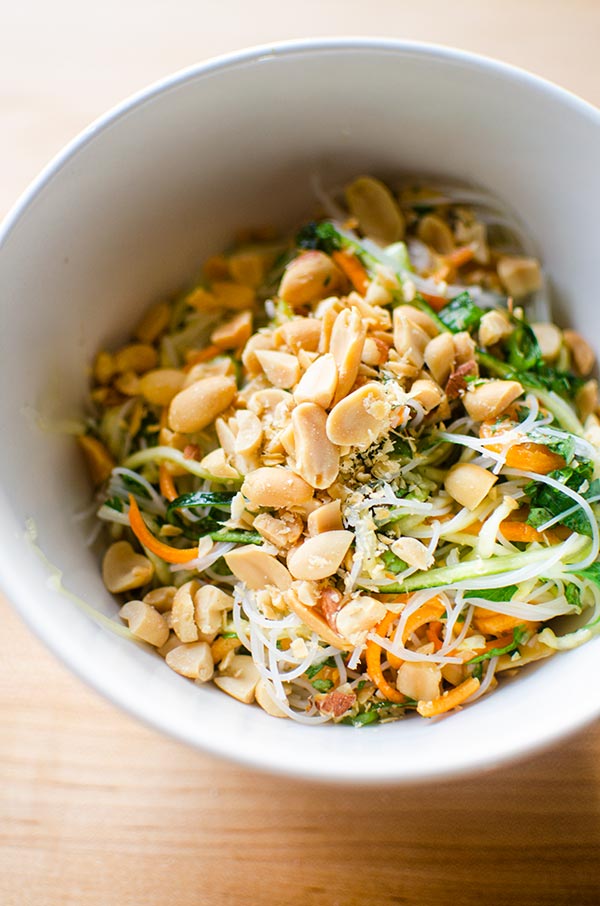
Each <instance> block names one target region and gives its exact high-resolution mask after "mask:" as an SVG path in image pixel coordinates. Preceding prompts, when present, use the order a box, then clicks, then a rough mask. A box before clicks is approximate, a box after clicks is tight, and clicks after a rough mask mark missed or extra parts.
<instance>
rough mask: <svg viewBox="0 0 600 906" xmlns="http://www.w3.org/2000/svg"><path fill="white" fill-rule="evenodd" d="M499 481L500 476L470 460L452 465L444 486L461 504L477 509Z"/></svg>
mask: <svg viewBox="0 0 600 906" xmlns="http://www.w3.org/2000/svg"><path fill="white" fill-rule="evenodd" d="M497 481H498V476H497V475H493V474H492V473H491V472H489V471H488V470H487V469H482V467H481V466H476V465H474V464H473V463H470V462H459V463H457V464H456V465H455V466H452V468H451V469H450V471H449V472H448V474H447V476H446V480H445V482H444V487H445V488H446V490H447V492H448V493H449V494H450V496H451V497H453V498H454V499H455V500H456V501H457V502H458V503H460V505H461V506H465V507H466V508H467V509H468V510H475V509H477V507H478V506H479V504H480V503H481V501H482V500H484V498H485V497H487V495H488V494H489V492H490V491H491V489H492V488H493V486H494V485H495V484H496V482H497Z"/></svg>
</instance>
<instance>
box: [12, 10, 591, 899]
mask: <svg viewBox="0 0 600 906" xmlns="http://www.w3.org/2000/svg"><path fill="white" fill-rule="evenodd" d="M350 33H354V34H380V35H388V36H396V37H406V38H416V39H419V40H425V41H439V42H444V43H448V44H456V45H458V46H462V47H465V48H467V49H470V50H475V51H479V52H483V53H488V54H491V55H493V56H497V57H501V58H503V59H505V60H507V61H509V62H514V63H517V64H519V65H522V66H525V67H526V68H529V69H531V70H534V71H536V72H539V73H540V74H542V75H545V76H546V77H548V78H551V79H554V80H555V81H558V82H560V83H562V84H564V85H565V86H566V87H568V88H570V89H572V90H574V91H576V92H578V93H580V94H582V95H583V96H585V97H586V98H587V99H589V100H591V101H593V102H596V103H600V65H599V64H598V39H599V37H600V4H598V3H597V2H594V0H587V2H586V0H529V2H526V0H503V2H500V0H493V2H492V0H488V2H486V3H484V2H481V0H454V2H453V3H448V2H442V0H435V2H434V0H422V2H421V3H418V4H417V3H414V2H412V3H406V2H400V0H375V2H370V3H368V4H366V3H359V2H355V0H346V2H341V0H328V2H321V0H303V2H302V4H301V6H299V7H296V6H293V5H291V4H289V5H284V4H282V3H281V0H255V2H253V3H252V4H250V3H243V2H239V0H238V2H229V0H222V2H219V3H217V2H214V3H213V2H201V0H194V2H182V0H180V2H170V3H166V2H156V0H145V2H141V0H130V2H125V3H123V2H122V0H120V2H116V0H105V2H104V3H102V4H97V5H95V6H94V7H91V6H89V5H88V4H76V3H75V2H72V0H71V2H68V0H55V2H53V3H51V4H50V3H43V2H32V0H21V2H19V3H12V4H11V5H10V7H9V8H7V9H4V8H3V12H2V28H1V29H0V125H1V126H2V129H1V133H0V134H2V136H3V141H2V143H1V145H0V164H1V166H0V211H4V210H6V209H7V208H8V206H9V205H10V204H11V203H12V202H13V201H14V200H15V198H16V196H17V194H18V192H20V191H21V190H22V189H23V188H24V187H25V185H26V184H27V182H29V180H30V179H31V178H32V177H33V176H34V175H35V172H36V171H37V170H38V169H39V167H41V166H42V165H43V164H44V163H45V162H46V160H47V159H48V158H49V157H50V156H51V155H52V154H53V153H55V152H56V151H57V150H58V149H59V148H60V147H61V145H62V144H63V143H64V142H65V141H67V140H68V139H69V138H71V137H72V136H73V135H74V134H75V133H76V132H77V131H78V130H79V129H80V128H82V127H83V126H84V125H86V124H87V123H88V122H89V121H90V120H91V119H93V118H94V117H95V116H97V115H98V114H100V113H101V112H102V111H103V110H104V109H105V108H106V107H108V106H110V105H111V104H113V103H115V102H117V101H118V100H120V99H121V98H122V97H123V96H125V95H127V94H129V93H131V92H132V91H134V90H137V89H139V88H141V87H143V85H144V84H146V83H147V82H150V81H152V80H154V79H157V78H159V77H161V76H163V75H164V74H166V73H167V72H169V71H172V70H174V69H178V68H181V67H183V66H186V65H189V64H190V63H192V62H194V61H196V60H198V59H201V58H203V57H206V56H209V55H212V54H214V53H220V52H223V51H226V50H231V49H233V48H236V47H241V46H243V45H246V44H252V43H258V42H265V41H270V40H274V39H280V38H289V37H300V36H308V35H311V34H313V35H314V34H323V35H327V34H350ZM0 626H1V627H2V639H3V640H4V644H3V646H2V659H1V660H0V906H105V904H106V906H108V904H110V906H112V904H115V906H141V904H144V906H170V904H177V906H192V904H211V906H212V904H214V906H230V904H231V906H238V904H250V906H254V904H268V906H271V904H273V906H300V904H302V906H317V904H318V906H363V904H367V903H371V902H372V903H376V904H378V906H392V904H415V906H430V904H435V906H445V904H453V906H470V904H475V903H477V904H479V903H480V902H485V903H487V904H490V906H495V904H504V903H516V904H527V906H542V904H563V903H564V904H567V903H568V904H572V906H586V904H594V906H595V904H597V903H598V902H600V868H599V866H598V859H597V854H598V845H599V843H600V818H599V814H600V810H599V797H600V725H598V724H597V725H595V726H593V727H591V728H589V729H587V730H586V731H584V732H582V733H580V734H579V735H578V736H577V737H575V738H573V739H571V740H568V741H567V742H565V743H563V744H562V745H560V746H559V747H556V748H555V749H553V750H551V751H548V752H546V753H544V754H541V755H537V756H536V757H533V758H530V759H528V760H527V761H525V762H523V763H520V764H517V765H514V766H511V767H510V768H504V769H502V770H499V771H495V772H492V773H490V774H488V775H485V776H480V777H476V778H472V779H469V780H460V781H456V782H454V783H449V784H443V785H438V786H428V787H424V788H413V789H411V790H395V789H389V788H384V789H377V790H356V789H355V790H351V789H329V788H324V787H319V786H315V785H306V784H300V783H290V782H287V781H284V780H281V779H272V778H268V777H263V776H259V775H254V774H250V773H249V772H247V771H245V770H242V769H239V768H237V767H235V766H233V765H230V764H225V763H222V762H217V761H215V760H214V759H211V758H209V757H207V756H205V755H201V754H198V753H196V752H193V751H191V750H188V749H185V748H183V747H182V746H180V745H177V744H175V743H174V742H172V741H170V740H168V739H165V738H163V737H161V736H159V735H157V734H156V733H154V732H153V731H151V730H149V729H147V728H145V727H142V726H141V725H139V724H138V723H136V722H135V721H133V720H132V719H130V718H128V717H126V716H124V715H123V714H121V713H119V712H118V711H116V710H115V709H114V708H113V707H112V706H111V705H109V704H107V703H106V702H104V701H103V700H102V699H100V698H99V697H98V696H96V695H95V694H94V693H92V692H90V691H89V690H88V689H86V688H85V687H84V686H83V685H82V684H81V683H80V682H79V681H78V680H77V679H75V678H74V677H72V676H71V675H70V674H69V673H67V671H66V670H65V669H64V668H63V667H62V666H61V665H60V664H59V663H58V662H57V661H55V660H54V658H53V657H52V656H51V655H50V654H48V653H47V652H46V651H45V650H44V649H43V648H42V647H41V645H40V644H39V642H37V640H36V639H35V638H33V637H32V635H31V634H30V633H29V631H28V630H27V629H25V628H24V626H23V625H22V624H21V623H20V622H19V621H18V619H17V618H16V617H15V616H14V614H13V613H12V612H11V610H10V609H9V607H8V604H7V603H6V602H5V601H4V600H2V599H0ZM515 719H516V720H518V719H519V718H518V715H515ZM359 732H363V731H359ZM367 732H368V731H367Z"/></svg>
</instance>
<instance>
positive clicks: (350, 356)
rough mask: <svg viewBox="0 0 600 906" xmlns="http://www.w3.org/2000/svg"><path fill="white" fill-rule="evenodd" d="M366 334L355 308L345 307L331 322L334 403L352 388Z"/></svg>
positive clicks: (330, 346) (330, 345)
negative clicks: (335, 386)
mask: <svg viewBox="0 0 600 906" xmlns="http://www.w3.org/2000/svg"><path fill="white" fill-rule="evenodd" d="M366 335H367V328H366V325H365V324H364V322H363V320H362V318H361V316H360V313H359V311H358V310H357V309H356V308H352V309H347V308H345V309H344V310H343V311H341V312H340V313H339V315H338V316H337V318H336V319H335V321H334V323H333V328H332V331H331V340H330V343H329V352H330V353H331V354H332V356H333V358H334V360H335V364H336V366H337V372H338V382H337V388H336V391H335V396H334V398H333V401H334V403H337V402H339V400H341V399H342V398H343V397H344V396H346V394H347V393H348V392H349V391H350V390H351V389H352V386H353V384H354V381H355V380H356V377H357V375H358V369H359V368H360V360H361V357H362V351H363V346H364V342H365V337H366Z"/></svg>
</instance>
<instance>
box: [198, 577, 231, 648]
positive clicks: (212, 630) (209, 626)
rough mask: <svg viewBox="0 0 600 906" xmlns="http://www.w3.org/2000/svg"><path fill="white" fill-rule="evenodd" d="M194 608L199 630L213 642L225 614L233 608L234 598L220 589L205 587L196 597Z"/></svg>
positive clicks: (199, 590)
mask: <svg viewBox="0 0 600 906" xmlns="http://www.w3.org/2000/svg"><path fill="white" fill-rule="evenodd" d="M194 607H195V616H196V625H197V626H198V629H199V630H200V632H201V633H202V635H203V636H204V637H205V638H207V639H208V641H211V642H212V641H213V639H214V637H215V636H216V635H217V633H218V632H219V630H220V629H221V624H222V622H223V613H224V612H225V611H227V610H231V609H232V607H233V598H232V597H231V595H228V594H226V593H225V592H224V591H221V589H220V588H215V587H214V586H212V585H203V586H202V587H201V588H199V589H198V591H197V592H196V594H195V595H194Z"/></svg>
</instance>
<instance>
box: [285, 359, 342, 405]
mask: <svg viewBox="0 0 600 906" xmlns="http://www.w3.org/2000/svg"><path fill="white" fill-rule="evenodd" d="M337 382H338V373H337V365H336V364H335V359H334V357H333V356H332V354H331V353H330V352H327V353H325V355H321V356H319V358H318V359H315V361H314V362H313V363H312V365H309V366H308V368H307V369H306V371H305V372H304V374H303V375H302V377H301V378H300V381H299V383H298V386H297V387H296V389H295V390H294V399H295V400H296V402H297V403H316V404H317V406H322V407H323V409H328V408H329V406H330V405H331V403H332V401H333V398H334V396H335V391H336V388H337Z"/></svg>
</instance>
